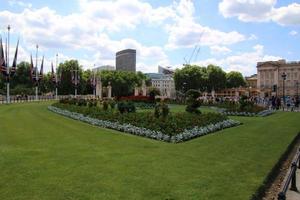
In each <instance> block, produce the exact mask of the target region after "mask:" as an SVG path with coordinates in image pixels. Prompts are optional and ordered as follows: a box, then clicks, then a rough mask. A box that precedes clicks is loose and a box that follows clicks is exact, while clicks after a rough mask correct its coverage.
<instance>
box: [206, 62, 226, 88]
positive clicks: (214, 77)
mask: <svg viewBox="0 0 300 200" xmlns="http://www.w3.org/2000/svg"><path fill="white" fill-rule="evenodd" d="M207 75H208V83H207V91H212V90H215V91H219V90H222V89H224V88H225V87H226V72H224V71H223V70H222V69H221V68H220V67H218V66H214V65H208V66H207Z"/></svg>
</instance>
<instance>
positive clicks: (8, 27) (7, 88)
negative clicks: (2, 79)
mask: <svg viewBox="0 0 300 200" xmlns="http://www.w3.org/2000/svg"><path fill="white" fill-rule="evenodd" d="M9 31H10V25H8V26H7V35H8V36H7V44H6V46H7V47H6V48H7V52H6V54H7V55H6V57H7V60H6V63H7V66H6V73H7V80H6V81H7V82H6V103H7V104H9V103H10V91H9V89H10V84H9V81H10V80H9V79H10V74H9Z"/></svg>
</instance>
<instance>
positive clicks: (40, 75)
mask: <svg viewBox="0 0 300 200" xmlns="http://www.w3.org/2000/svg"><path fill="white" fill-rule="evenodd" d="M43 68H44V56H43V60H42V64H41V70H40V74H39V79H43Z"/></svg>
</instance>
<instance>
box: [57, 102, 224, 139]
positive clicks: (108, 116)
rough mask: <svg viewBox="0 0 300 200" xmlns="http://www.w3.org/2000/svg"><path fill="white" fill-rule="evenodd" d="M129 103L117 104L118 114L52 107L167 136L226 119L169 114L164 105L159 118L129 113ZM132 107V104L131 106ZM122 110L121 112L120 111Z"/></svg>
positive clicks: (74, 107) (161, 107)
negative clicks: (142, 128)
mask: <svg viewBox="0 0 300 200" xmlns="http://www.w3.org/2000/svg"><path fill="white" fill-rule="evenodd" d="M130 104H131V103H130V102H129V103H128V102H119V103H118V110H119V112H110V111H105V110H104V109H100V108H96V109H95V108H89V107H87V106H86V107H81V106H76V105H69V104H61V103H55V104H53V106H56V107H59V108H62V109H66V110H69V111H72V112H77V113H82V114H84V115H88V116H91V117H93V118H97V119H101V120H108V121H112V122H119V123H121V124H127V123H129V124H131V125H134V126H137V127H144V128H147V129H150V130H155V131H161V132H162V133H165V134H168V135H176V134H179V133H182V132H183V131H184V130H185V129H191V128H193V127H195V126H199V127H200V126H205V125H208V124H211V123H217V122H219V121H223V120H225V119H227V117H226V116H225V115H221V114H219V113H204V114H202V115H196V114H191V113H187V112H178V113H169V108H168V107H167V105H166V104H161V105H162V106H160V107H159V110H160V115H159V117H157V116H155V114H153V113H151V112H131V111H129V110H127V109H130V108H129V107H130ZM132 105H134V104H132ZM120 108H122V110H120Z"/></svg>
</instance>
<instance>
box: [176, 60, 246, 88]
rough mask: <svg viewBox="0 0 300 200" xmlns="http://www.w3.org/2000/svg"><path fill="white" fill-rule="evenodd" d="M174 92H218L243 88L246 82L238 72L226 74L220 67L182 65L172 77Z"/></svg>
mask: <svg viewBox="0 0 300 200" xmlns="http://www.w3.org/2000/svg"><path fill="white" fill-rule="evenodd" d="M174 81H175V87H176V90H178V91H181V92H183V93H185V92H187V91H188V90H189V89H195V90H200V91H201V92H204V91H207V92H210V91H212V90H215V91H219V90H222V89H224V88H225V87H227V88H234V87H240V86H245V85H246V81H245V79H244V77H243V75H242V74H241V73H239V72H229V73H228V74H226V72H224V71H223V70H222V68H221V67H218V66H214V65H208V66H207V67H200V66H197V65H184V67H183V68H182V69H177V70H176V72H175V75H174Z"/></svg>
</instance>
